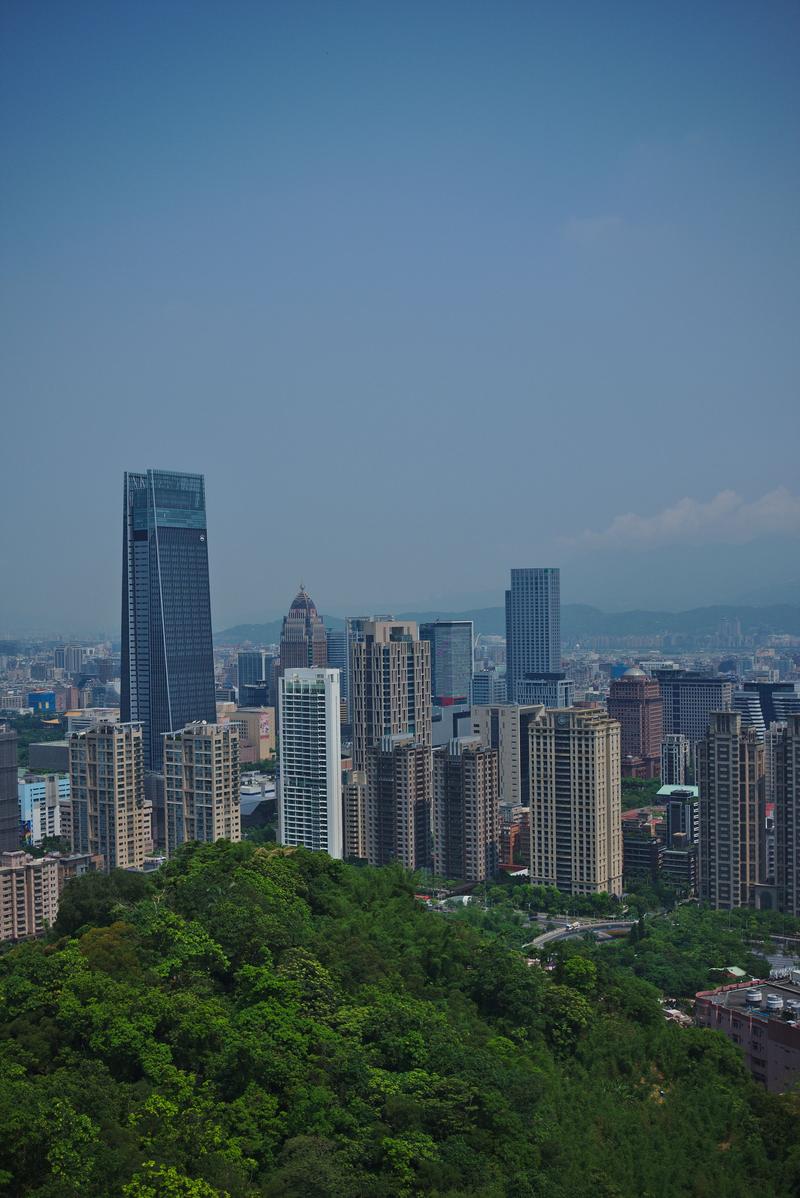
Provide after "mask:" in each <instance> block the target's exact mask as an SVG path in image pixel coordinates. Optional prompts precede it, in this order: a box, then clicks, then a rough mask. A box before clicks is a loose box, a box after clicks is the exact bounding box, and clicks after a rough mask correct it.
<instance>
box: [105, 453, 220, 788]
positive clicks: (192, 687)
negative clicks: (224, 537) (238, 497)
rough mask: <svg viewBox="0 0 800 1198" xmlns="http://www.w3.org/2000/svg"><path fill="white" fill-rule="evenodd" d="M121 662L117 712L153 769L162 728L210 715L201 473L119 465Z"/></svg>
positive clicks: (211, 675)
mask: <svg viewBox="0 0 800 1198" xmlns="http://www.w3.org/2000/svg"><path fill="white" fill-rule="evenodd" d="M121 669H122V678H121V684H122V690H121V695H120V720H121V721H122V722H123V723H125V724H128V723H131V722H133V723H140V724H141V727H142V735H143V738H144V740H143V752H144V765H145V769H148V770H159V769H160V768H161V763H162V753H163V737H164V733H165V732H173V731H175V730H176V729H178V728H183V727H185V726H186V725H187V724H189V723H191V722H192V721H193V720H206V721H207V722H208V723H209V724H213V723H214V720H215V719H216V705H215V693H214V657H213V647H212V640H211V599H210V592H209V583H208V530H207V527H206V499H205V483H204V480H203V476H202V474H180V473H178V472H176V471H165V470H148V471H147V472H146V473H145V474H134V473H130V472H127V473H126V474H125V501H124V520H123V553H122V663H121Z"/></svg>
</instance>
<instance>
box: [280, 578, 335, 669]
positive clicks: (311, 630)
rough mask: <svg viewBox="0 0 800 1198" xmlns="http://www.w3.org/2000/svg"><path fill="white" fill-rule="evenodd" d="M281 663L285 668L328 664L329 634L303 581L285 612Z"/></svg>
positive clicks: (302, 667)
mask: <svg viewBox="0 0 800 1198" xmlns="http://www.w3.org/2000/svg"><path fill="white" fill-rule="evenodd" d="M280 663H281V664H280V668H281V671H283V670H289V669H307V668H308V667H309V666H325V665H327V664H328V634H327V631H326V628H325V625H324V624H323V622H322V620H321V619H320V617H319V615H318V614H317V609H316V607H315V606H314V601H313V599H312V598H311V596H310V595H309V593H308V591H306V589H305V587H304V586H303V584H302V583H301V584H300V590H299V591H298V592H297V594H296V595H295V597H294V599H293V600H292V606H291V607H290V608H289V614H288V615H286V616H284V620H283V628H282V630H281V647H280Z"/></svg>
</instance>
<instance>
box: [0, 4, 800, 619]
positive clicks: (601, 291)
mask: <svg viewBox="0 0 800 1198" xmlns="http://www.w3.org/2000/svg"><path fill="white" fill-rule="evenodd" d="M0 11H1V13H2V29H0V43H2V49H1V50H0V54H1V55H2V58H1V59H0V76H1V77H2V78H1V84H0V86H1V91H0V120H1V121H2V144H0V153H1V154H2V162H3V184H2V188H0V208H1V209H2V211H1V212H0V216H1V217H2V219H1V220H0V246H1V250H2V263H3V274H2V279H3V282H2V310H0V337H1V338H2V344H1V345H0V355H1V356H2V363H3V365H2V380H1V381H2V405H3V414H2V421H1V422H0V443H1V444H2V457H1V458H0V462H1V463H2V464H1V465H0V522H2V527H1V528H0V634H2V632H3V631H6V632H9V631H15V630H23V629H33V628H48V629H52V628H60V629H63V630H64V631H70V630H73V629H74V630H82V629H97V628H104V629H105V628H107V629H111V630H114V629H115V628H116V627H117V625H118V619H119V614H118V613H119V586H120V556H121V547H120V541H121V519H122V516H121V504H122V472H123V470H124V469H126V468H128V469H144V468H146V467H148V466H157V467H165V468H176V469H184V470H198V471H203V472H204V473H205V475H206V485H207V497H208V505H209V548H210V553H211V562H212V601H213V605H214V622H215V625H216V626H217V627H224V626H226V625H229V624H231V623H234V622H238V621H239V620H255V619H260V618H267V617H271V616H273V615H275V614H277V613H279V612H281V611H285V610H286V608H287V606H288V603H289V602H290V600H291V597H292V595H293V594H294V591H295V590H296V588H297V585H298V582H299V581H300V578H301V577H302V578H303V579H304V581H305V582H306V585H307V586H308V588H309V590H310V591H311V593H312V595H313V597H314V599H315V600H316V602H317V604H318V606H319V607H320V608H321V609H322V610H323V611H327V612H338V613H343V612H345V611H347V610H351V611H352V610H357V611H366V610H368V609H370V608H373V609H375V608H377V609H381V608H385V607H386V606H387V605H388V606H390V607H392V606H393V607H394V608H395V609H398V610H399V609H402V608H404V607H406V606H408V605H410V604H412V603H414V604H422V603H425V604H428V605H429V604H438V605H440V606H443V607H445V606H446V607H458V606H469V605H471V604H473V603H486V602H492V601H497V600H499V598H500V595H501V592H502V588H503V586H504V585H505V582H506V578H507V571H508V568H509V567H510V566H512V565H515V566H519V565H559V564H560V565H561V566H562V567H563V593H564V598H565V599H568V600H575V601H584V602H596V603H598V604H600V605H605V606H609V607H611V606H613V607H617V608H619V607H625V606H634V605H637V604H640V605H646V606H651V607H654V606H691V605H693V604H694V603H703V602H710V601H715V600H716V601H725V600H726V599H728V598H730V599H736V600H740V599H742V598H747V597H753V598H756V597H762V596H763V597H764V598H772V597H776V596H777V597H779V598H784V599H790V598H792V597H800V596H798V592H799V591H800V587H798V585H797V584H798V579H800V568H798V566H797V561H798V554H799V553H800V497H799V496H800V478H798V475H799V474H800V471H799V470H798V460H799V455H798V448H799V446H800V437H799V436H798V434H799V433H800V416H799V415H798V413H800V396H799V395H798V390H799V388H798V381H799V377H798V376H799V375H800V367H799V365H798V329H799V328H800V302H799V290H798V278H799V277H800V273H799V271H798V267H799V266H800V261H799V259H800V252H799V251H800V135H799V132H798V131H799V130H800V103H799V101H800V71H798V70H797V63H798V59H799V57H800V5H798V3H796V2H794V0H793V2H791V3H781V2H778V0H772V2H770V0H761V2H756V0H751V2H749V3H737V2H736V0H723V2H721V3H712V2H708V0H706V2H702V3H697V0H694V2H692V3H686V4H682V3H676V2H673V3H669V4H663V3H656V2H655V0H635V2H631V3H614V2H613V0H610V2H608V3H596V2H586V3H583V2H579V0H561V2H558V3H556V2H553V3H537V2H535V0H530V2H528V3H503V2H498V0H491V2H490V0H483V2H479V3H473V2H469V0H460V2H458V3H446V2H444V0H438V2H437V0H425V2H422V0H406V2H404V3H399V2H394V3H384V2H381V0H373V2H371V3H350V2H347V0H340V2H334V0H326V2H325V3H309V2H303V0H291V2H289V0H287V2H280V3H269V2H268V0H262V2H261V3H243V2H237V0H226V2H222V0H220V2H215V3H204V2H202V0H191V2H188V3H184V2H182V0H159V2H157V3H156V2H151V0H137V2H136V3H122V2H120V0H117V2H116V3H115V2H113V0H103V2H102V3H82V2H81V0H71V2H70V3H64V2H63V0H58V2H57V3H48V2H45V0H37V2H36V3H31V2H30V0H24V2H21V3H15V2H13V0H5V3H4V4H3V5H2V10H0Z"/></svg>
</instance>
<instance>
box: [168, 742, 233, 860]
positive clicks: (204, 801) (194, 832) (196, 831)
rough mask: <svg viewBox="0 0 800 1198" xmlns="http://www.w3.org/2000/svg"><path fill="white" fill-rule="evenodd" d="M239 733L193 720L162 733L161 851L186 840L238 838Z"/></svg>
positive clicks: (171, 849) (171, 850) (172, 851)
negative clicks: (162, 833)
mask: <svg viewBox="0 0 800 1198" xmlns="http://www.w3.org/2000/svg"><path fill="white" fill-rule="evenodd" d="M239 770H240V764H239V733H238V731H237V729H236V728H234V727H231V725H230V724H207V723H205V721H202V720H198V721H195V722H194V723H192V724H187V726H186V727H185V728H181V729H180V730H179V731H177V732H169V733H167V735H166V736H165V737H164V814H165V832H166V845H167V853H169V854H170V855H171V854H173V853H174V852H175V851H176V850H177V849H178V848H179V847H180V846H181V845H182V844H185V843H186V841H188V840H202V841H206V842H207V843H210V844H213V843H214V841H216V840H234V841H236V840H241V839H242V832H241V821H240V815H239Z"/></svg>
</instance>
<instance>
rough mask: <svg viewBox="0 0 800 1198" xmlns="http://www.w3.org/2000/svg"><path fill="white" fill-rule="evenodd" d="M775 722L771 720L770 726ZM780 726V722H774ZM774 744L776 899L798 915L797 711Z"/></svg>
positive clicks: (799, 771)
mask: <svg viewBox="0 0 800 1198" xmlns="http://www.w3.org/2000/svg"><path fill="white" fill-rule="evenodd" d="M775 727H776V725H774V724H773V728H775ZM778 727H779V728H780V725H778ZM780 731H781V736H780V740H779V743H778V745H777V746H776V756H777V778H776V788H775V789H776V797H775V830H776V875H777V876H776V881H777V884H778V903H779V905H780V908H781V910H782V911H785V912H786V913H787V915H794V916H795V917H798V916H800V713H794V712H793V713H791V714H790V715H789V716H788V718H787V720H786V725H785V727H783V728H780Z"/></svg>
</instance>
